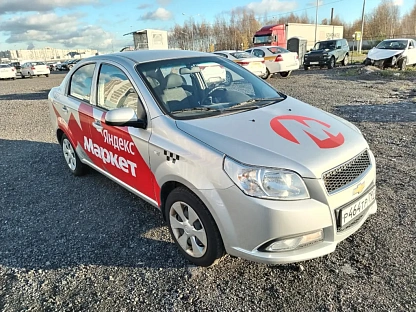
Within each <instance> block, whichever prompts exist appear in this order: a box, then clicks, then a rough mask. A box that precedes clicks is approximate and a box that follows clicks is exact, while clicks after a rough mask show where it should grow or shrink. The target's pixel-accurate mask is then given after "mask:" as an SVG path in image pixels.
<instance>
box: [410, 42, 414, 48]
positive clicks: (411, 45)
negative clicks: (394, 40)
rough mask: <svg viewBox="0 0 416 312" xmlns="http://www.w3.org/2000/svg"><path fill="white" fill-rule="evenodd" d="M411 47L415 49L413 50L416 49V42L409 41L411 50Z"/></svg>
mask: <svg viewBox="0 0 416 312" xmlns="http://www.w3.org/2000/svg"><path fill="white" fill-rule="evenodd" d="M410 47H413V48H414V47H415V45H414V41H413V40H410V41H409V48H410Z"/></svg>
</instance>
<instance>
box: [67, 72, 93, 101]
mask: <svg viewBox="0 0 416 312" xmlns="http://www.w3.org/2000/svg"><path fill="white" fill-rule="evenodd" d="M94 68H95V64H87V65H84V66H82V67H80V68H78V69H77V70H76V71H75V72H74V73H73V74H72V76H71V82H70V87H69V95H71V96H73V97H75V98H77V99H80V100H82V101H85V102H87V103H89V102H90V96H91V84H92V76H93V74H94Z"/></svg>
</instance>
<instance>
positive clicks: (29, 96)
mask: <svg viewBox="0 0 416 312" xmlns="http://www.w3.org/2000/svg"><path fill="white" fill-rule="evenodd" d="M49 91H50V90H49V89H48V90H46V89H45V90H40V91H37V92H31V93H10V94H0V100H5V101H15V100H21V101H38V100H47V99H48V93H49Z"/></svg>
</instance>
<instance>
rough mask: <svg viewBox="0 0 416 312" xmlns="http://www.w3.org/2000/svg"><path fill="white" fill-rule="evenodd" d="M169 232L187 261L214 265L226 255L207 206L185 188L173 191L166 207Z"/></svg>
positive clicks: (205, 265) (200, 264)
mask: <svg viewBox="0 0 416 312" xmlns="http://www.w3.org/2000/svg"><path fill="white" fill-rule="evenodd" d="M165 216H166V220H167V223H168V227H169V232H170V234H171V235H172V238H173V240H174V241H175V243H176V245H177V246H178V247H179V250H180V251H181V253H182V254H183V255H184V256H185V258H186V259H188V260H189V261H191V262H193V263H195V264H196V265H199V266H204V267H207V266H211V265H213V264H215V263H216V262H217V260H218V259H219V258H221V257H222V256H223V255H224V245H223V242H222V239H221V235H220V232H219V230H218V227H217V225H216V224H215V221H214V219H213V218H212V216H211V214H210V212H209V211H208V209H207V208H206V207H205V205H204V203H203V202H202V201H201V200H200V199H199V198H198V197H197V196H196V195H195V194H194V193H192V192H191V191H189V190H188V189H186V188H184V187H179V188H176V189H174V190H173V191H172V192H171V193H170V194H169V196H168V198H167V200H166V204H165Z"/></svg>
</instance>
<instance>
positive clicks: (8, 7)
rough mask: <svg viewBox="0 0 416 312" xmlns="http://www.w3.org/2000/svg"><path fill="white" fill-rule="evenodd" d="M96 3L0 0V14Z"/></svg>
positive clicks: (68, 0) (49, 0) (85, 0)
mask: <svg viewBox="0 0 416 312" xmlns="http://www.w3.org/2000/svg"><path fill="white" fill-rule="evenodd" d="M96 3H98V0H53V1H51V0H2V1H0V14H3V13H11V12H30V11H38V12H45V11H51V10H53V9H56V8H69V7H74V6H78V5H85V4H96Z"/></svg>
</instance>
